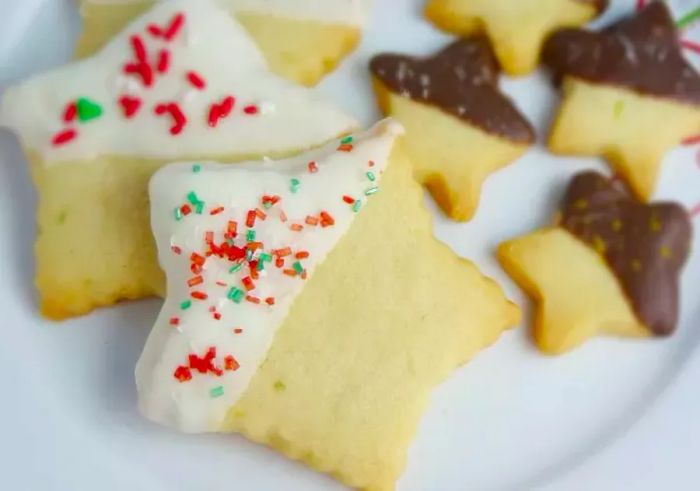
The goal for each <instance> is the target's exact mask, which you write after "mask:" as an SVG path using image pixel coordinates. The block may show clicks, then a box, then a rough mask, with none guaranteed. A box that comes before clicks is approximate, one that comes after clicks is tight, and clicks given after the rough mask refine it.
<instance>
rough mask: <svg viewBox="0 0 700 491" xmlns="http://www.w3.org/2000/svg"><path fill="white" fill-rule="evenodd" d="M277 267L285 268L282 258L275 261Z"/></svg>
mask: <svg viewBox="0 0 700 491" xmlns="http://www.w3.org/2000/svg"><path fill="white" fill-rule="evenodd" d="M275 266H277V267H278V268H283V267H284V259H282V258H281V257H278V258H277V259H275Z"/></svg>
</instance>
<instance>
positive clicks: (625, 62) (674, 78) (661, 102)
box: [544, 2, 700, 200]
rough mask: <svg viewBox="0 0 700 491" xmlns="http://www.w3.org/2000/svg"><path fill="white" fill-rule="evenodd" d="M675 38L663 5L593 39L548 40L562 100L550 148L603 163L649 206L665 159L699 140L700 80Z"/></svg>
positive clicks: (562, 35) (574, 35)
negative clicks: (689, 139) (691, 140)
mask: <svg viewBox="0 0 700 491" xmlns="http://www.w3.org/2000/svg"><path fill="white" fill-rule="evenodd" d="M677 36H678V34H677V32H676V28H675V26H674V23H673V19H672V18H671V15H670V13H669V11H668V8H667V7H666V6H665V4H664V3H662V2H652V3H651V4H649V6H647V7H645V8H644V9H643V10H642V11H641V12H639V13H638V14H636V15H634V16H633V17H631V18H628V19H624V20H622V21H620V22H619V23H617V24H614V25H612V26H610V27H608V28H607V29H605V30H603V31H601V32H599V33H594V32H587V31H582V30H575V29H570V30H563V31H560V32H558V33H556V34H555V35H553V36H552V37H551V38H550V39H549V40H548V41H547V45H546V47H545V50H544V60H545V63H547V65H549V66H550V67H551V68H552V70H553V71H554V72H555V75H556V77H557V78H558V79H561V78H563V92H564V98H563V102H562V104H561V107H560V109H559V114H558V115H557V118H556V120H555V122H554V126H553V128H552V131H551V135H550V138H549V148H550V149H551V150H552V151H553V152H554V153H557V154H565V155H601V156H604V157H605V158H606V159H607V160H608V161H609V162H610V164H611V165H612V166H613V167H614V169H615V170H616V171H617V172H618V173H619V174H620V175H621V176H623V177H624V178H625V179H626V180H627V182H628V183H629V185H630V186H631V188H632V190H633V191H634V193H635V194H636V195H637V196H638V197H639V198H641V199H645V200H648V199H649V198H650V197H651V196H652V194H653V192H654V188H655V186H656V181H657V176H658V173H659V169H660V166H661V163H662V160H663V157H664V155H665V153H666V152H667V151H668V150H669V149H671V148H672V147H674V146H675V145H678V144H679V143H680V142H681V141H682V140H683V139H684V138H686V137H689V136H692V135H695V134H697V133H698V132H700V75H698V73H697V72H696V71H695V70H694V68H693V67H692V66H691V65H690V64H689V63H688V62H687V61H686V60H685V59H684V58H683V55H682V53H681V49H680V47H679V44H678V39H677Z"/></svg>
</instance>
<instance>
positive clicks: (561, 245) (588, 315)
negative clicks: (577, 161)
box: [498, 172, 692, 354]
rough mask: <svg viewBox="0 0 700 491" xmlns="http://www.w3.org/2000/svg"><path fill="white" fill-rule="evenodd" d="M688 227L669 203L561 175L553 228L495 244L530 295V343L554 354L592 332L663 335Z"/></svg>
mask: <svg viewBox="0 0 700 491" xmlns="http://www.w3.org/2000/svg"><path fill="white" fill-rule="evenodd" d="M691 233H692V228H691V224H690V218H689V216H688V213H687V212H686V211H685V210H684V209H683V208H682V207H680V206H679V205H677V204H675V203H655V204H649V205H647V204H644V203H641V202H638V201H636V200H635V199H634V198H631V197H630V196H629V195H628V193H627V191H626V190H625V189H624V188H623V187H621V185H620V184H619V183H615V182H614V181H612V180H610V179H608V178H605V177H603V176H601V175H599V174H597V173H595V172H587V173H583V174H579V175H577V176H576V177H575V178H574V179H573V181H572V182H571V185H570V186H569V190H568V192H567V194H566V197H565V199H564V205H563V209H562V215H561V221H560V223H559V225H558V226H557V227H556V228H551V229H544V230H539V231H536V232H533V233H532V234H529V235H526V236H524V237H520V238H517V239H514V240H511V241H508V242H505V243H504V244H502V245H501V246H500V248H499V251H498V255H499V259H500V260H501V263H502V264H503V266H504V267H505V268H506V270H507V271H508V272H509V273H510V274H511V275H512V276H513V278H514V279H515V280H516V281H517V282H518V283H519V284H520V285H521V286H522V287H523V288H524V289H525V290H526V291H527V292H528V293H529V294H530V295H532V296H533V298H534V299H535V300H536V301H537V302H538V312H537V316H536V320H535V340H536V342H537V345H538V346H539V348H540V349H541V350H542V351H544V352H545V353H550V354H558V353H562V352H565V351H568V350H570V349H572V348H574V347H576V346H578V345H580V344H581V343H583V342H584V341H586V340H587V339H588V338H589V337H591V336H593V335H596V334H610V335H619V336H636V337H639V336H667V335H670V334H671V333H672V332H673V330H674V329H675V326H676V322H677V320H678V288H679V287H678V279H679V275H680V272H681V269H682V268H683V265H684V263H685V262H686V259H687V257H688V254H689V251H690V239H691Z"/></svg>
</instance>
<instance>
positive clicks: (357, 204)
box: [352, 199, 362, 213]
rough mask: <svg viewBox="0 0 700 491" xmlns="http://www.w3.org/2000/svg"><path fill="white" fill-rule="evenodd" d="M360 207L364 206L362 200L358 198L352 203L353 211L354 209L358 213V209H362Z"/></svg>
mask: <svg viewBox="0 0 700 491" xmlns="http://www.w3.org/2000/svg"><path fill="white" fill-rule="evenodd" d="M360 208H362V201H360V200H359V199H358V200H357V201H355V203H354V204H353V205H352V211H354V212H355V213H357V212H358V211H360Z"/></svg>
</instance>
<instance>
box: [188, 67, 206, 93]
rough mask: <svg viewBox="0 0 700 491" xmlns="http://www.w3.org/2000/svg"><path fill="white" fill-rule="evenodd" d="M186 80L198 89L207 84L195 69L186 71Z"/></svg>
mask: <svg viewBox="0 0 700 491" xmlns="http://www.w3.org/2000/svg"><path fill="white" fill-rule="evenodd" d="M187 81H188V82H189V83H191V84H192V86H193V87H194V88H196V89H199V90H204V88H205V87H206V86H207V82H206V81H205V80H204V78H202V76H201V75H200V74H199V73H197V72H195V71H189V72H187Z"/></svg>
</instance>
